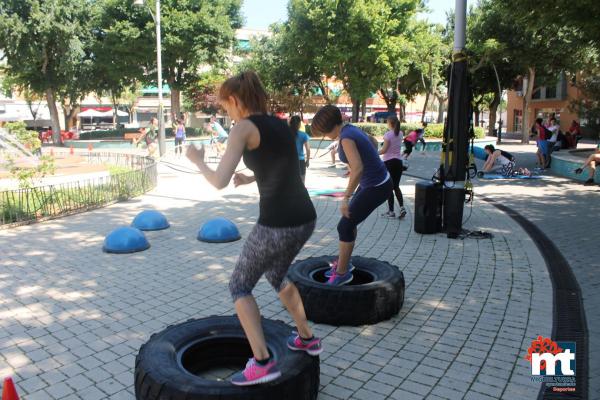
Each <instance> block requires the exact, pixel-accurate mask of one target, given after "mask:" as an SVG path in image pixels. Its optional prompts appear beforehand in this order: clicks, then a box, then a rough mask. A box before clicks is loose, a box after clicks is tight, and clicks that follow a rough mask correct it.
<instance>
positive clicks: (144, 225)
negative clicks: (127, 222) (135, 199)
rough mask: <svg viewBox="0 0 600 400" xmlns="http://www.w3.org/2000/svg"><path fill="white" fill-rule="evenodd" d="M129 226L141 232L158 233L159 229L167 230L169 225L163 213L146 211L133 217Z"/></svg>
mask: <svg viewBox="0 0 600 400" xmlns="http://www.w3.org/2000/svg"><path fill="white" fill-rule="evenodd" d="M131 226H133V227H134V228H138V229H139V230H142V231H160V230H161V229H167V228H168V227H169V226H170V225H169V221H167V217H165V216H164V214H163V213H161V212H159V211H155V210H146V211H142V212H141V213H139V214H138V215H136V216H135V218H134V219H133V222H132V223H131Z"/></svg>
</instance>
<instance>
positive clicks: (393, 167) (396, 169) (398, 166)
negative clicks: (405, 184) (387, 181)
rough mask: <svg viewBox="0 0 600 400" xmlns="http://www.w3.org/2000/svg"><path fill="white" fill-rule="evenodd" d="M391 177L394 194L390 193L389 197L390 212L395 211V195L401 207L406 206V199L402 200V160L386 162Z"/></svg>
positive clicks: (393, 159) (395, 159)
mask: <svg viewBox="0 0 600 400" xmlns="http://www.w3.org/2000/svg"><path fill="white" fill-rule="evenodd" d="M384 164H385V167H386V168H387V170H388V172H389V173H390V176H391V177H392V184H393V185H394V192H393V193H390V197H388V208H389V210H390V211H394V194H395V195H396V199H398V204H399V205H400V207H403V206H404V199H402V191H401V190H400V178H402V160H399V159H397V158H392V159H390V160H387V161H385V162H384Z"/></svg>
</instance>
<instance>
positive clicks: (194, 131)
mask: <svg viewBox="0 0 600 400" xmlns="http://www.w3.org/2000/svg"><path fill="white" fill-rule="evenodd" d="M139 131H140V128H119V129H107V130H97V131H84V132H81V133H80V134H79V139H80V140H91V139H123V135H124V134H126V133H137V132H139ZM165 135H166V137H173V136H175V135H173V128H165ZM185 135H186V136H188V137H195V136H202V135H204V129H202V128H190V127H186V128H185Z"/></svg>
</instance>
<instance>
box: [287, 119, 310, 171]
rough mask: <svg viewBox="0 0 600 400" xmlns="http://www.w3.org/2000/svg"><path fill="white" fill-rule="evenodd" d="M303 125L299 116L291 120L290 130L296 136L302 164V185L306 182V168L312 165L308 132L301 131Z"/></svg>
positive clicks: (299, 159) (299, 158)
mask: <svg viewBox="0 0 600 400" xmlns="http://www.w3.org/2000/svg"><path fill="white" fill-rule="evenodd" d="M301 124H302V120H301V119H300V117H299V116H297V115H294V116H293V117H292V118H290V130H291V131H292V135H293V136H294V140H295V141H296V150H297V151H298V161H299V164H300V177H301V178H302V183H305V181H306V168H308V165H309V163H310V142H309V139H310V138H309V137H308V135H307V134H306V132H303V131H301V130H300V125H301ZM304 150H306V156H305V155H304Z"/></svg>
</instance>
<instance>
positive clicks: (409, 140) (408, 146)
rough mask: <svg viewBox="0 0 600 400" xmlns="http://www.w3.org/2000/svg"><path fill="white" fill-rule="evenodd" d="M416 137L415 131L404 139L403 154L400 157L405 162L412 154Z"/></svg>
mask: <svg viewBox="0 0 600 400" xmlns="http://www.w3.org/2000/svg"><path fill="white" fill-rule="evenodd" d="M418 136H419V134H418V133H417V131H411V132H410V133H409V134H408V135H406V137H405V138H404V152H403V153H402V155H403V157H404V159H405V160H408V157H409V156H410V154H411V153H412V151H413V147H415V144H416V143H417V138H418Z"/></svg>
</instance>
